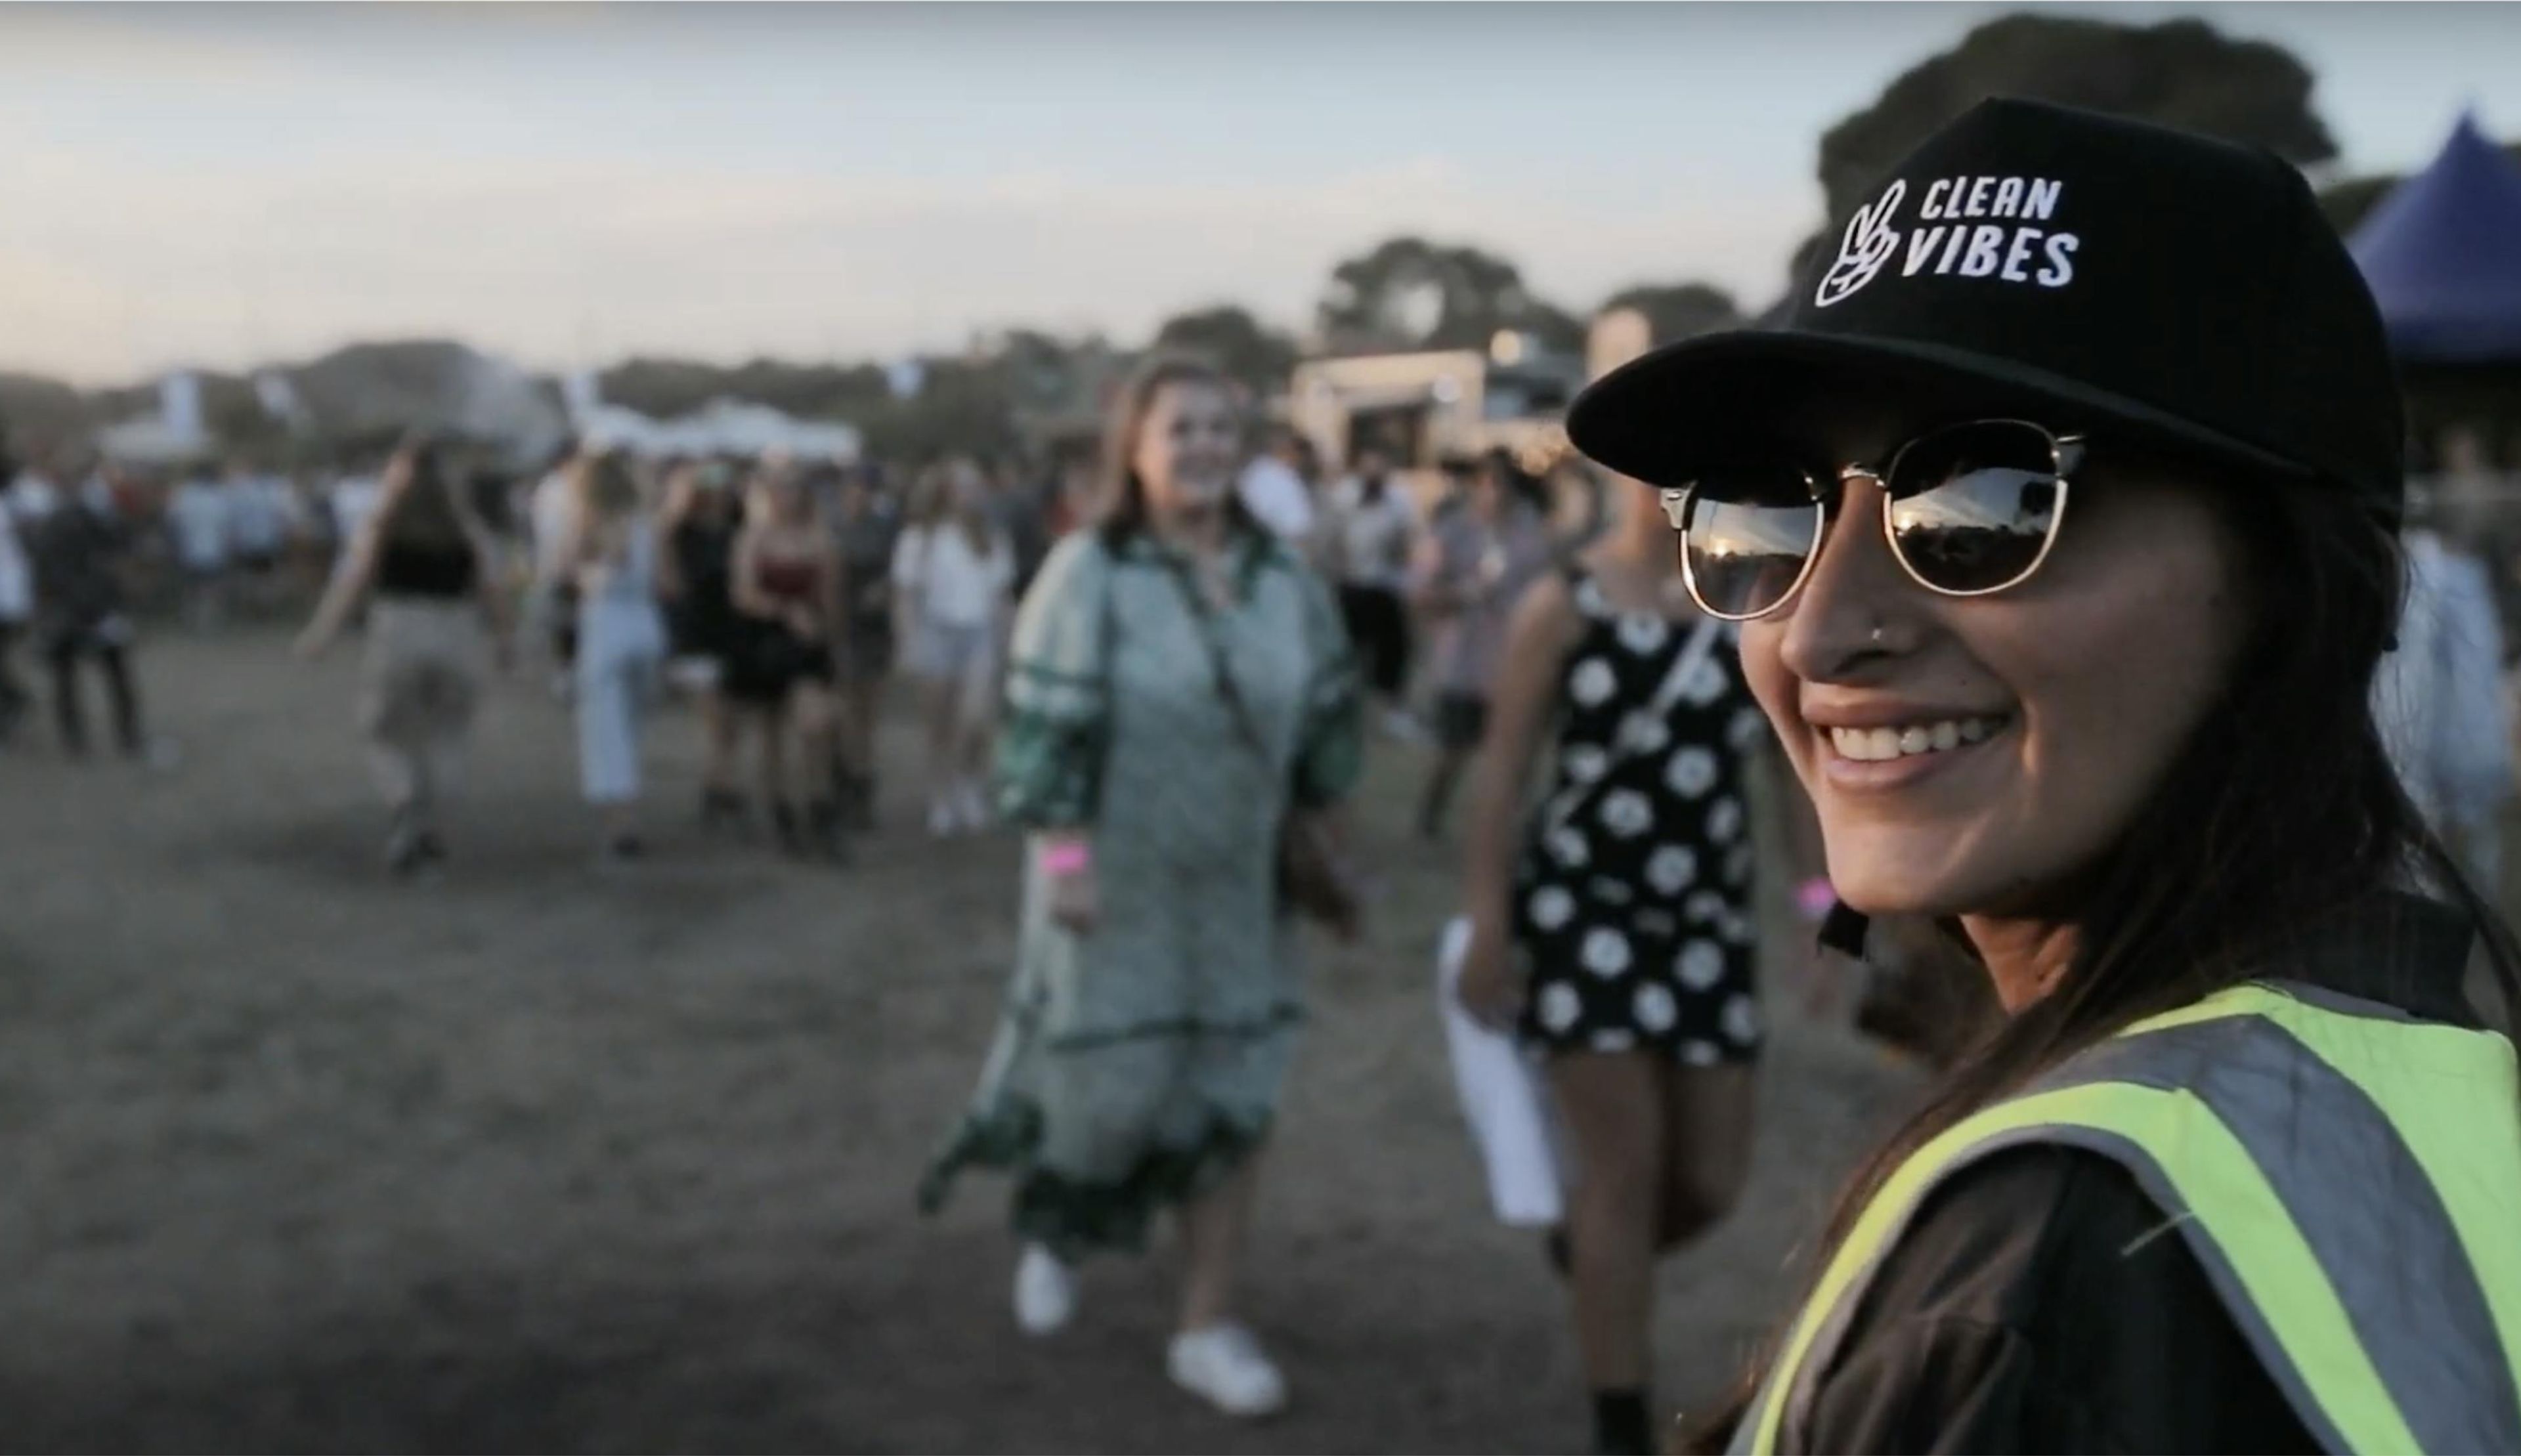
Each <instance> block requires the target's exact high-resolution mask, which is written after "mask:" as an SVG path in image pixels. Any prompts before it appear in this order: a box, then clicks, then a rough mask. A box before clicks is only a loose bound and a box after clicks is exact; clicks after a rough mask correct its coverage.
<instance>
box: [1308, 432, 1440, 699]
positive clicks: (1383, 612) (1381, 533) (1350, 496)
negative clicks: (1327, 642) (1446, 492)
mask: <svg viewBox="0 0 2521 1456" xmlns="http://www.w3.org/2000/svg"><path fill="white" fill-rule="evenodd" d="M1330 517H1331V519H1330V525H1329V535H1330V540H1329V546H1328V550H1329V556H1330V561H1331V566H1332V569H1333V571H1334V572H1335V573H1336V574H1337V577H1338V580H1339V601H1340V615H1341V617H1342V619H1343V620H1344V621H1346V622H1347V624H1348V635H1349V640H1350V641H1352V642H1354V643H1355V644H1356V651H1357V657H1358V660H1360V662H1361V663H1362V664H1363V666H1364V669H1365V674H1366V682H1367V684H1368V685H1369V686H1370V687H1371V688H1372V689H1373V691H1374V695H1375V698H1376V700H1377V702H1379V703H1380V704H1381V705H1382V708H1383V724H1382V726H1383V731H1384V732H1385V734H1386V735H1388V736H1390V737H1392V738H1396V739H1401V740H1405V741H1416V740H1418V739H1420V738H1422V737H1423V736H1424V735H1423V733H1422V732H1421V731H1420V729H1419V727H1418V723H1417V720H1416V719H1415V718H1413V717H1411V716H1410V715H1409V710H1408V705H1407V695H1408V691H1409V665H1410V660H1411V647H1412V643H1411V634H1410V630H1409V600H1408V590H1409V562H1410V558H1411V556H1412V555H1413V554H1414V553H1415V552H1416V550H1417V538H1418V513H1417V511H1416V510H1415V509H1414V508H1413V507H1412V506H1411V505H1410V503H1409V493H1408V491H1407V490H1405V489H1403V488H1402V487H1401V485H1400V483H1399V482H1398V480H1396V479H1395V478H1393V473H1392V468H1391V465H1390V463H1389V462H1388V461H1387V460H1386V459H1385V458H1384V456H1383V455H1382V454H1381V452H1379V451H1374V450H1367V451H1365V452H1363V453H1361V454H1360V455H1358V456H1357V462H1356V473H1355V474H1354V475H1352V476H1351V477H1349V478H1347V479H1344V480H1342V481H1340V483H1339V484H1338V485H1337V486H1336V487H1334V489H1333V490H1332V492H1331V501H1330Z"/></svg>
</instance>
